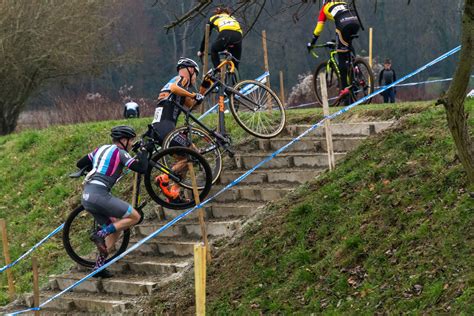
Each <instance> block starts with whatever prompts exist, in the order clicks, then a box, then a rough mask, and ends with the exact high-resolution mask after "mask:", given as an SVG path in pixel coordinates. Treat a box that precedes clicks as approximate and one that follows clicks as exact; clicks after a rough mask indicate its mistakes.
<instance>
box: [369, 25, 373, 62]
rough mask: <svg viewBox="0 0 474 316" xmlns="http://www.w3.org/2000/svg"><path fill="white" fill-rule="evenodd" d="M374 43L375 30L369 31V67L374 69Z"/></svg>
mask: <svg viewBox="0 0 474 316" xmlns="http://www.w3.org/2000/svg"><path fill="white" fill-rule="evenodd" d="M372 41H373V28H370V29H369V65H370V68H372V57H373V55H372V47H373V46H372Z"/></svg>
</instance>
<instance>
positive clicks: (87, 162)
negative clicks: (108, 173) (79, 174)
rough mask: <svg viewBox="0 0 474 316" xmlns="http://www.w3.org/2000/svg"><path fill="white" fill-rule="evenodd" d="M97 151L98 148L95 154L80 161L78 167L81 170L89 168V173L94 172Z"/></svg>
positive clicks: (88, 155)
mask: <svg viewBox="0 0 474 316" xmlns="http://www.w3.org/2000/svg"><path fill="white" fill-rule="evenodd" d="M97 149H98V148H96V149H95V150H94V151H93V152H91V153H89V154H87V155H85V156H84V157H82V158H81V159H79V160H78V161H77V163H76V167H78V168H79V169H82V168H85V167H87V168H86V170H87V171H90V170H92V160H93V159H94V155H95V153H96V152H97Z"/></svg>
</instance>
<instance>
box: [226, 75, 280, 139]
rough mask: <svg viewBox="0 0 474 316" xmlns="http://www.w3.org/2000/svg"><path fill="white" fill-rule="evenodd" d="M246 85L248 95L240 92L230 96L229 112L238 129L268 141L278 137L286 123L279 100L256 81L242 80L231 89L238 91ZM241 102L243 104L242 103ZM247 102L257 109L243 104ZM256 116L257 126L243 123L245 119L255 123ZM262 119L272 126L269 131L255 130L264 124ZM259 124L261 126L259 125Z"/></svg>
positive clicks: (273, 93) (271, 91) (268, 89)
mask: <svg viewBox="0 0 474 316" xmlns="http://www.w3.org/2000/svg"><path fill="white" fill-rule="evenodd" d="M247 85H249V86H250V87H251V88H249V91H250V93H248V94H246V95H245V96H244V95H243V94H240V92H239V93H231V94H230V111H231V112H232V115H233V116H234V118H235V120H236V121H237V123H238V124H239V125H240V127H242V128H243V129H244V130H245V131H246V132H248V133H249V134H251V135H253V136H255V137H258V138H264V139H268V138H273V137H276V136H278V134H280V133H281V132H282V131H283V129H284V128H285V123H286V113H285V109H284V107H283V104H282V103H281V101H280V99H279V98H278V96H277V95H276V93H275V92H273V90H272V89H270V88H268V87H267V86H266V85H264V84H263V83H261V82H259V81H256V80H244V81H241V82H238V83H237V84H236V85H235V86H234V87H233V89H234V90H237V91H240V90H241V89H243V88H244V87H246V86H247ZM237 97H239V98H237ZM253 98H256V99H257V100H253ZM242 100H243V101H244V102H242ZM248 100H251V102H252V103H253V105H255V104H256V105H257V107H255V106H253V105H252V104H247V105H246V104H245V102H247V101H248ZM269 105H270V106H271V110H268V107H269ZM252 107H253V108H252ZM251 108H252V109H251ZM246 109H247V111H246ZM252 112H253V113H252ZM257 114H258V116H257V117H256V119H257V120H258V121H257V125H255V124H249V123H247V122H245V120H246V119H247V118H249V119H250V120H249V121H250V122H252V121H253V122H255V120H256V119H255V118H254V117H255V115H257ZM262 118H264V119H265V120H266V121H267V122H270V121H271V123H270V124H271V125H272V126H269V127H271V128H270V129H267V128H264V129H265V131H260V130H257V127H259V126H263V124H266V123H263V121H264V120H262ZM259 122H260V123H262V124H259Z"/></svg>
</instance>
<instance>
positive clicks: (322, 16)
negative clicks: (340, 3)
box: [313, 5, 327, 37]
mask: <svg viewBox="0 0 474 316" xmlns="http://www.w3.org/2000/svg"><path fill="white" fill-rule="evenodd" d="M325 6H326V5H324V6H323V7H322V8H321V11H319V17H318V23H316V27H315V28H314V31H313V36H315V37H319V35H321V32H322V31H323V30H324V23H325V22H326V20H327V17H326V13H325V12H324V8H325Z"/></svg>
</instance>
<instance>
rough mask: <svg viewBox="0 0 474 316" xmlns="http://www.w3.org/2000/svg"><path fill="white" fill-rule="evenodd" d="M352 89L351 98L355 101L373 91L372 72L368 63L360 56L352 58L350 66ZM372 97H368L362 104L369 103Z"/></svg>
mask: <svg viewBox="0 0 474 316" xmlns="http://www.w3.org/2000/svg"><path fill="white" fill-rule="evenodd" d="M351 72H352V76H351V77H350V78H353V81H352V89H351V98H352V101H353V102H355V101H357V100H360V99H362V98H364V97H365V96H367V95H369V94H371V93H372V92H373V91H374V73H373V71H372V68H371V67H370V65H369V64H368V63H367V62H366V61H365V60H364V59H362V58H359V57H357V58H356V59H355V60H354V66H353V68H352V71H351ZM371 101H372V99H368V100H367V101H365V102H363V104H369V103H370V102H371Z"/></svg>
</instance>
